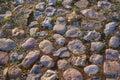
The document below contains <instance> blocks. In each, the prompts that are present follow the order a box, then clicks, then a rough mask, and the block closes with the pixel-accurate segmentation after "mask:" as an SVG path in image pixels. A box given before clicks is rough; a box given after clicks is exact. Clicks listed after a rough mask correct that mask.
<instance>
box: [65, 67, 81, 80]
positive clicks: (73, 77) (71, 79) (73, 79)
mask: <svg viewBox="0 0 120 80" xmlns="http://www.w3.org/2000/svg"><path fill="white" fill-rule="evenodd" d="M63 77H64V79H65V80H83V76H82V74H81V72H79V71H78V70H77V69H74V68H68V69H67V70H65V71H64V73H63Z"/></svg>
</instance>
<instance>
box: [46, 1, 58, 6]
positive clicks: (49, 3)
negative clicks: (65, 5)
mask: <svg viewBox="0 0 120 80" xmlns="http://www.w3.org/2000/svg"><path fill="white" fill-rule="evenodd" d="M46 1H47V2H48V5H56V2H57V0H46Z"/></svg>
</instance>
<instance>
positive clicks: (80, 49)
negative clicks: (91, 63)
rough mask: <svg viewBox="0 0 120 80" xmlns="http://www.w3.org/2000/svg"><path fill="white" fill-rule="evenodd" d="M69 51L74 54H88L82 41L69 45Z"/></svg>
mask: <svg viewBox="0 0 120 80" xmlns="http://www.w3.org/2000/svg"><path fill="white" fill-rule="evenodd" d="M67 46H68V49H69V50H70V51H72V53H73V54H83V53H85V52H86V47H85V46H84V45H83V43H82V42H81V41H80V40H77V39H76V40H72V41H69V43H68V45H67Z"/></svg>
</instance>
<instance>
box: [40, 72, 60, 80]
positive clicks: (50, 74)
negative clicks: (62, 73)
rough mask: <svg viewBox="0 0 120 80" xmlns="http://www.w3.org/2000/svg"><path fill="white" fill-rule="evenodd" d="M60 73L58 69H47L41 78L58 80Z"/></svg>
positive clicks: (43, 79) (41, 79)
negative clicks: (58, 73)
mask: <svg viewBox="0 0 120 80" xmlns="http://www.w3.org/2000/svg"><path fill="white" fill-rule="evenodd" d="M57 78H58V75H57V72H56V71H53V70H47V71H46V72H45V74H43V76H42V77H41V78H40V80H57Z"/></svg>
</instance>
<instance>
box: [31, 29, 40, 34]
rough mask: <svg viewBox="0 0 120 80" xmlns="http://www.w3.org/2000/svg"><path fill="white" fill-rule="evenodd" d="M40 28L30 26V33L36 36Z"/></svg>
mask: <svg viewBox="0 0 120 80" xmlns="http://www.w3.org/2000/svg"><path fill="white" fill-rule="evenodd" d="M38 30H39V28H30V35H31V36H35V35H36V33H37V32H38Z"/></svg>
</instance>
